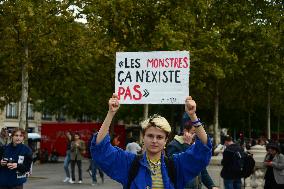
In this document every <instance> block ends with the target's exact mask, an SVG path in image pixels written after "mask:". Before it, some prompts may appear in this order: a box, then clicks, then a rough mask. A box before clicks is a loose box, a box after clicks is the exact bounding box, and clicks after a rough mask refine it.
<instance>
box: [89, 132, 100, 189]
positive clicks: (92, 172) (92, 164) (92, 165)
mask: <svg viewBox="0 0 284 189" xmlns="http://www.w3.org/2000/svg"><path fill="white" fill-rule="evenodd" d="M97 132H98V131H97V129H94V130H93V133H92V135H91V137H90V139H89V142H88V150H89V153H88V156H89V159H90V166H89V169H88V171H89V174H90V176H91V177H92V186H95V185H97V184H98V181H97V170H98V171H99V175H100V178H101V181H102V184H103V183H104V173H103V171H102V170H101V168H100V167H99V166H98V164H97V163H96V161H95V160H93V158H92V156H91V151H90V147H91V142H92V140H93V136H94V135H96V134H97ZM94 155H95V154H93V156H94Z"/></svg>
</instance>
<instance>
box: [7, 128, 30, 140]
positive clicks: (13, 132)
mask: <svg viewBox="0 0 284 189" xmlns="http://www.w3.org/2000/svg"><path fill="white" fill-rule="evenodd" d="M18 131H20V132H21V134H22V135H23V136H24V138H26V131H25V130H24V129H23V128H19V127H16V128H14V129H13V130H12V133H11V136H12V137H13V136H14V135H15V134H16V132H18Z"/></svg>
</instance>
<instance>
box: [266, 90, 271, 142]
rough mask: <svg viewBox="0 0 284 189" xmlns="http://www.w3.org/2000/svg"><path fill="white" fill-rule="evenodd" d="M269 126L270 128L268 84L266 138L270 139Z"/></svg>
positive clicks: (268, 92)
mask: <svg viewBox="0 0 284 189" xmlns="http://www.w3.org/2000/svg"><path fill="white" fill-rule="evenodd" d="M270 130H271V128H270V86H269V85H268V90H267V139H271V131H270Z"/></svg>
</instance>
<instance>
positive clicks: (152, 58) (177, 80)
mask: <svg viewBox="0 0 284 189" xmlns="http://www.w3.org/2000/svg"><path fill="white" fill-rule="evenodd" d="M189 60H190V59H189V52H188V51H152V52H117V53H116V69H115V93H116V94H117V95H118V98H119V101H120V103H121V104H184V100H185V98H186V97H187V96H188V95H189V71H190V61H189Z"/></svg>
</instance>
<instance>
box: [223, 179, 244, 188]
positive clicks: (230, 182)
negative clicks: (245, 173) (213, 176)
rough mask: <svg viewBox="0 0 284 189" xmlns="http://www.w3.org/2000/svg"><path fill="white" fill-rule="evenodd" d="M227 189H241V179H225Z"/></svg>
mask: <svg viewBox="0 0 284 189" xmlns="http://www.w3.org/2000/svg"><path fill="white" fill-rule="evenodd" d="M224 186H225V189H241V187H242V181H241V179H224Z"/></svg>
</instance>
